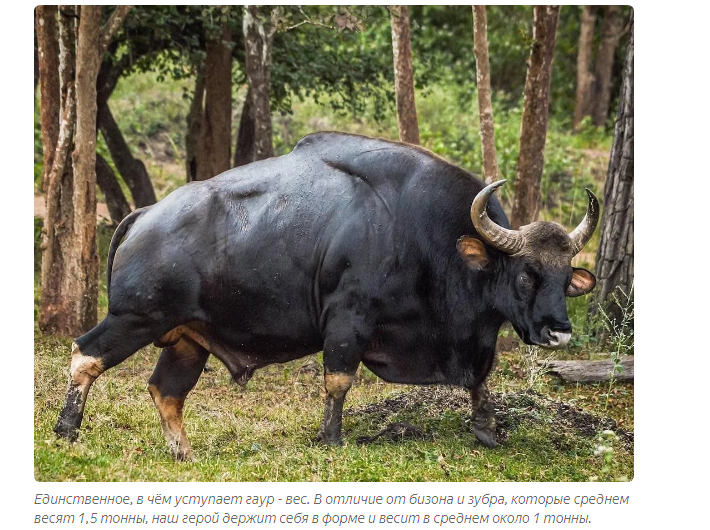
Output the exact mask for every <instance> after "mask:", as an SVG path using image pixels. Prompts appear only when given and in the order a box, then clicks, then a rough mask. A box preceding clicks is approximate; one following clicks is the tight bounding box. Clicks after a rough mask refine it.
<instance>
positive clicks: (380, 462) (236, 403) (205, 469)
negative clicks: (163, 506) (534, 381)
mask: <svg viewBox="0 0 710 530" xmlns="http://www.w3.org/2000/svg"><path fill="white" fill-rule="evenodd" d="M69 350H70V341H68V340H63V339H57V338H51V337H43V336H39V335H38V336H37V338H36V341H35V426H36V429H35V477H36V479H37V480H41V481H63V480H71V481H74V480H80V481H382V480H385V481H442V480H443V481H508V480H512V481H530V480H532V481H588V480H624V479H630V478H631V477H632V476H633V434H632V433H630V432H629V429H632V428H633V418H632V416H633V389H632V387H630V386H627V385H620V384H617V385H615V386H614V387H613V391H612V396H613V398H612V399H613V405H612V406H611V407H609V408H608V409H606V410H604V407H603V405H602V402H603V397H604V396H603V395H604V393H605V392H606V388H605V387H580V388H572V389H568V388H561V387H559V386H558V385H556V383H554V382H553V381H551V380H550V381H545V382H544V383H543V384H542V385H540V386H539V387H538V389H539V390H538V391H532V390H529V389H523V388H522V387H523V386H524V385H521V384H520V379H519V378H516V377H511V376H509V375H507V368H503V370H502V371H499V372H498V373H497V374H496V376H495V377H494V378H493V381H492V383H493V384H492V389H493V391H494V392H495V400H496V409H497V416H498V421H499V432H498V437H499V440H501V441H502V442H503V443H502V444H501V446H500V447H499V448H497V449H493V450H491V449H486V448H484V447H483V446H481V445H480V444H478V443H477V442H476V441H475V439H474V437H473V434H472V433H471V432H470V428H469V422H468V414H469V413H468V411H469V407H470V404H469V399H468V395H467V394H466V393H465V392H464V391H463V390H460V389H454V388H448V387H412V386H398V385H391V384H386V383H383V382H381V381H379V380H377V379H376V378H375V377H374V376H372V374H370V373H368V372H366V371H365V372H364V373H360V374H359V376H358V379H357V381H356V384H355V385H354V387H353V389H352V390H351V391H350V393H349V394H348V398H347V401H346V411H345V418H344V422H343V428H344V439H345V445H344V447H341V448H330V447H324V446H322V445H321V444H319V443H316V442H314V441H313V438H314V436H315V434H316V431H317V429H318V425H319V423H320V419H321V414H322V407H323V398H324V396H323V391H322V366H321V365H320V363H319V362H318V360H317V359H315V358H312V359H303V360H299V361H295V362H292V363H289V364H286V365H282V366H272V367H269V368H266V369H264V370H262V371H259V372H257V373H256V375H255V376H254V378H253V379H252V381H251V382H250V383H249V384H248V385H247V387H246V388H241V387H239V386H238V385H236V384H233V383H232V382H231V381H230V377H229V374H228V373H227V371H226V369H224V368H223V367H222V366H221V365H219V363H218V362H217V361H216V360H213V361H210V363H209V366H210V368H211V369H210V371H207V372H205V373H204V374H203V375H202V378H201V379H200V382H199V383H198V385H197V387H196V388H195V390H194V391H193V392H192V394H191V395H190V397H189V398H188V402H187V407H186V413H185V421H186V425H187V431H188V436H189V438H190V440H191V443H192V445H193V448H194V450H195V453H196V455H197V461H196V462H190V463H176V462H173V460H172V458H171V456H170V453H169V451H168V449H167V445H166V443H165V441H164V440H163V437H162V434H161V430H160V424H159V421H158V416H157V413H156V411H155V410H154V408H153V405H152V402H151V400H150V397H149V396H148V392H147V388H146V381H147V380H148V378H149V377H150V373H151V371H152V369H153V366H154V365H155V362H156V360H157V356H158V353H159V352H158V350H157V349H156V348H154V347H148V348H145V349H144V350H141V351H140V352H139V353H137V354H136V355H134V356H133V357H132V358H131V359H129V360H128V361H126V362H124V363H123V364H121V365H120V366H118V367H117V368H115V369H113V370H111V371H109V372H107V373H106V374H104V376H102V377H101V378H99V379H98V380H97V381H96V383H95V384H94V386H93V387H92V390H91V394H90V396H89V400H88V405H87V409H86V416H85V418H84V427H83V430H82V432H81V435H80V437H79V440H78V442H76V443H74V444H68V443H67V442H65V441H63V440H58V439H57V438H56V437H55V436H54V434H53V433H52V430H51V429H52V427H53V425H54V422H55V421H56V418H57V413H58V411H59V409H60V408H61V406H62V405H63V389H64V387H65V384H66V378H67V373H68V353H69ZM505 357H506V359H505V360H504V361H503V364H505V365H506V366H510V365H511V363H512V362H513V361H511V359H515V358H516V354H514V353H513V354H505ZM558 400H559V401H558ZM573 401H574V403H575V405H576V406H575V405H572V404H570V403H571V402H573ZM611 418H616V419H617V420H618V421H614V420H612V419H611ZM401 422H406V423H408V424H411V425H413V426H414V427H416V428H418V429H419V430H416V429H412V432H410V433H405V436H401V435H397V433H390V432H385V433H384V434H383V435H382V436H380V437H379V438H377V439H375V440H374V441H372V442H371V443H366V444H362V443H357V441H358V438H359V437H362V436H372V435H375V434H377V433H379V432H381V431H382V430H383V429H386V428H387V426H389V425H390V424H393V423H401ZM603 431H608V433H607V435H606V436H605V435H603V434H602V432H603ZM611 433H614V434H611ZM407 434H409V435H411V436H407ZM599 446H606V447H609V448H611V450H612V451H613V452H612V453H611V456H612V458H611V460H610V462H607V461H606V455H607V453H600V451H599Z"/></svg>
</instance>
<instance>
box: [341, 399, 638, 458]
mask: <svg viewBox="0 0 710 530" xmlns="http://www.w3.org/2000/svg"><path fill="white" fill-rule="evenodd" d="M491 398H492V400H493V403H494V406H495V411H496V420H497V424H498V428H497V431H496V436H497V438H498V441H499V442H500V443H505V442H506V441H507V440H508V436H509V433H510V432H511V431H513V430H515V429H517V428H518V427H519V426H520V425H521V424H523V423H524V422H540V421H544V422H546V423H549V424H550V430H551V431H553V432H568V431H573V432H574V433H575V434H577V435H579V436H582V437H585V438H593V437H594V436H596V435H598V434H599V433H600V432H602V431H605V430H610V431H613V432H614V433H615V434H616V435H617V436H618V437H619V439H620V440H621V442H622V443H623V445H624V446H625V447H626V448H627V449H628V450H629V451H633V443H634V433H633V432H629V431H624V430H622V429H620V428H619V427H618V425H617V424H616V421H614V420H612V419H610V418H600V417H597V416H594V415H593V414H589V413H587V412H584V411H582V410H580V409H578V408H576V407H574V406H572V405H569V404H567V403H561V402H559V401H554V400H552V399H550V398H548V397H545V396H543V395H542V394H539V393H537V392H533V391H531V390H521V391H517V392H509V393H506V394H502V393H492V394H491ZM446 411H455V412H458V413H460V414H461V415H462V416H464V417H466V418H468V417H470V414H471V398H470V396H469V394H468V392H467V391H466V390H464V389H461V388H454V387H421V388H418V389H415V390H410V391H407V392H403V393H401V394H399V395H396V396H394V397H390V398H387V399H384V400H382V401H379V402H377V403H372V404H370V405H366V406H363V407H355V408H352V409H348V410H346V411H345V412H344V413H343V415H344V416H360V415H368V416H370V417H371V418H372V419H373V420H375V421H377V422H379V423H386V422H387V421H388V420H390V421H391V420H392V419H393V416H394V415H395V414H401V413H407V414H411V415H412V416H414V415H416V414H418V415H425V416H429V417H437V416H441V415H442V414H443V413H444V412H446ZM415 413H416V414H415ZM402 424H405V425H409V426H410V427H411V428H410V429H406V428H404V429H403V428H400V427H399V425H402ZM418 431H421V432H422V434H424V433H423V431H422V430H421V429H420V428H419V427H416V426H413V425H410V424H408V423H407V422H398V423H392V424H390V425H389V427H387V428H386V429H384V430H383V431H382V432H381V433H379V434H377V435H375V436H373V437H362V438H363V440H364V441H363V442H361V443H368V440H366V439H368V438H371V440H369V441H372V440H375V439H378V438H381V437H385V438H389V439H402V438H406V437H410V436H411V434H412V433H416V432H418ZM397 433H400V434H399V435H398V434H397ZM402 433H407V434H406V435H404V434H402ZM358 441H359V440H358Z"/></svg>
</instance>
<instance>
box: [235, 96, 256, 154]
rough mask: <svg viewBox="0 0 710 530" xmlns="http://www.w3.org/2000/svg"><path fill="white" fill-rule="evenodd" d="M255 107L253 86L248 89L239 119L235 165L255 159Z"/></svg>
mask: <svg viewBox="0 0 710 530" xmlns="http://www.w3.org/2000/svg"><path fill="white" fill-rule="evenodd" d="M255 130H256V124H255V123H254V108H253V107H252V91H251V87H249V89H248V90H247V95H246V97H245V98H244V105H243V106H242V116H241V118H240V119H239V131H238V132H237V145H236V147H235V148H234V167H238V166H243V165H245V164H250V163H251V162H253V161H254V133H255Z"/></svg>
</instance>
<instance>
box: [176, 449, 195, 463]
mask: <svg viewBox="0 0 710 530" xmlns="http://www.w3.org/2000/svg"><path fill="white" fill-rule="evenodd" d="M173 458H174V459H175V461H176V462H194V461H195V453H194V452H193V451H192V449H190V450H189V451H173Z"/></svg>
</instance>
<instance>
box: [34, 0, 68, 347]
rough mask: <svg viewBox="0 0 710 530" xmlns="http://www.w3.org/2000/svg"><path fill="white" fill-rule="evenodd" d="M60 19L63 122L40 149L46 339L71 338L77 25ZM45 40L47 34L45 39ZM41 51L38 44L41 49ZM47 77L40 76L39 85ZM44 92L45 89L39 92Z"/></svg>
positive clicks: (42, 301) (42, 316) (42, 311)
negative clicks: (44, 170)
mask: <svg viewBox="0 0 710 530" xmlns="http://www.w3.org/2000/svg"><path fill="white" fill-rule="evenodd" d="M60 11H61V13H62V14H60V16H59V35H58V39H59V70H58V73H59V76H58V77H59V94H60V101H59V103H60V108H61V118H60V120H59V131H58V135H57V140H56V143H55V144H54V145H49V144H46V143H44V141H45V137H44V136H43V138H42V140H43V146H42V147H43V149H44V153H45V155H46V154H47V153H48V152H50V151H52V152H53V155H52V166H51V168H50V170H49V174H48V175H47V184H46V187H45V201H46V208H45V216H44V225H43V233H42V273H41V274H42V294H41V299H40V315H39V327H40V329H41V330H42V331H44V332H45V333H55V332H59V333H65V334H71V331H70V330H69V328H68V326H67V324H66V322H65V315H66V313H67V308H66V304H67V296H66V294H65V292H64V278H65V277H66V276H67V268H66V267H67V265H66V262H65V258H64V257H65V256H66V255H67V254H68V253H70V252H71V251H72V243H73V242H72V240H71V234H72V228H73V222H74V208H73V204H72V189H73V173H72V168H71V162H70V159H69V153H70V151H71V147H72V140H73V137H74V125H75V122H76V101H75V98H74V83H73V81H72V78H73V76H74V54H73V44H74V42H75V38H76V35H75V32H76V29H75V22H74V20H75V19H74V18H73V17H72V16H71V15H72V14H73V7H72V6H60ZM45 35H46V34H45ZM40 46H42V44H41V43H40ZM45 47H46V45H45ZM47 79H48V76H40V84H41V85H44V83H45V82H47ZM41 90H44V87H42V88H41Z"/></svg>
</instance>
